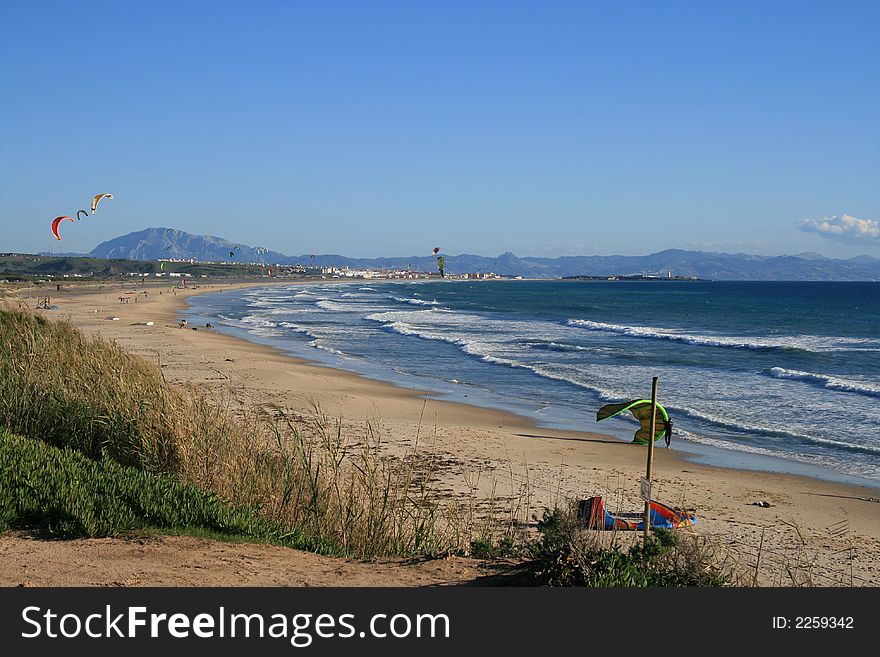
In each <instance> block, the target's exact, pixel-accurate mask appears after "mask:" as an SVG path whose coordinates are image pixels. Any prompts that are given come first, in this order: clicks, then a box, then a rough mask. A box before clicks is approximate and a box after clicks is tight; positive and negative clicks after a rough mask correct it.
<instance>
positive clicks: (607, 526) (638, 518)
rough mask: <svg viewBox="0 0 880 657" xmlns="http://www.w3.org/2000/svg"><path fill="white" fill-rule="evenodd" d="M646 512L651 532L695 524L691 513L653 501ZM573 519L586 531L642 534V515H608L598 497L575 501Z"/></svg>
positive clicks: (693, 513)
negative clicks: (576, 503)
mask: <svg viewBox="0 0 880 657" xmlns="http://www.w3.org/2000/svg"><path fill="white" fill-rule="evenodd" d="M649 508H650V513H649V515H648V517H649V521H650V523H651V527H653V528H658V527H660V528H664V529H676V528H678V527H692V526H693V525H695V524H697V516H696V514H695V512H694V510H693V509H682V508H679V507H671V506H667V505H666V504H662V503H661V502H657V501H656V500H651V502H650V507H649ZM577 517H578V520H580V521H582V522H584V523H585V524H586V526H587V528H588V529H600V530H629V531H643V530H644V528H645V514H644V512H642V511H637V512H633V513H611V512H610V511H608V509H607V507H606V506H605V500H604V499H603V498H602V496H601V495H596V496H594V497H590V498H588V499H586V500H578V510H577Z"/></svg>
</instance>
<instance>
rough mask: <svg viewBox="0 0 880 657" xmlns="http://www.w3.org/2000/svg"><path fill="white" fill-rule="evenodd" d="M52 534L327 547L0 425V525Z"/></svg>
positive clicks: (156, 478)
mask: <svg viewBox="0 0 880 657" xmlns="http://www.w3.org/2000/svg"><path fill="white" fill-rule="evenodd" d="M9 528H26V529H29V530H35V531H36V532H37V533H38V534H39V535H43V536H46V537H51V538H95V537H106V536H119V535H121V534H125V533H128V532H133V531H138V530H148V529H156V530H162V531H164V532H166V533H183V534H194V535H211V536H213V537H216V538H224V539H238V540H252V541H260V542H264V543H273V544H281V545H288V546H291V547H296V548H300V549H308V550H315V549H321V550H323V551H325V552H328V551H329V552H332V546H330V545H317V544H315V542H314V541H311V540H309V539H307V538H305V537H303V536H302V535H301V534H299V533H298V532H290V531H288V530H287V528H286V527H284V526H283V525H281V524H279V523H276V522H271V521H269V520H267V519H265V518H263V517H260V516H259V515H257V514H255V513H253V512H251V511H249V510H247V509H236V508H233V507H231V506H230V505H229V504H227V503H225V502H223V501H222V500H220V499H219V498H218V497H217V496H216V495H212V494H210V493H207V492H205V491H202V490H199V489H197V488H196V487H194V486H192V485H190V484H186V483H182V482H180V481H177V480H175V479H174V478H172V477H169V476H167V475H156V474H152V473H149V472H145V471H144V470H140V469H137V468H133V467H130V466H124V465H120V464H119V463H117V462H115V461H113V460H111V459H109V458H103V459H101V460H99V461H96V460H93V459H89V458H87V457H86V456H85V455H83V454H82V453H81V452H78V451H76V450H74V449H70V448H64V449H59V448H57V447H52V446H50V445H47V444H45V443H43V442H42V441H38V440H33V439H32V438H23V437H21V436H16V435H14V434H11V433H9V432H8V431H6V430H4V429H0V530H5V529H9Z"/></svg>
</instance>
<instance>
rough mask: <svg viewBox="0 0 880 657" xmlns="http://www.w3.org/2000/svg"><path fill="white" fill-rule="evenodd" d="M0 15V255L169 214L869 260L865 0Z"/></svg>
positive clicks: (273, 5) (368, 232) (279, 229)
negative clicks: (92, 205)
mask: <svg viewBox="0 0 880 657" xmlns="http://www.w3.org/2000/svg"><path fill="white" fill-rule="evenodd" d="M0 21H2V24H3V25H4V38H3V39H2V40H0V59H2V61H3V62H4V64H3V66H2V67H0V84H2V90H3V101H2V103H0V194H2V198H3V204H4V206H5V212H4V217H5V218H4V219H3V222H2V232H0V251H9V250H19V251H31V252H33V251H45V250H48V249H49V248H50V247H51V248H52V249H54V250H55V251H57V250H58V249H59V247H63V249H64V250H66V251H74V252H85V251H89V250H91V249H92V248H93V247H94V246H95V245H96V244H98V243H99V242H100V241H102V240H105V239H110V238H112V237H116V236H118V235H121V234H124V233H127V232H131V231H135V230H140V229H143V228H147V227H152V226H168V227H174V228H179V229H181V230H185V231H188V232H192V233H198V234H212V235H219V236H222V237H226V238H228V239H230V240H233V241H235V242H240V243H244V244H250V245H253V246H268V247H270V248H272V249H274V250H278V251H281V252H284V253H288V254H302V253H341V254H345V255H349V256H361V257H369V256H379V255H411V254H420V253H430V250H431V248H433V246H435V245H437V244H439V245H442V246H443V249H444V252H446V253H449V254H455V253H479V254H483V255H495V254H498V253H501V252H503V251H513V252H514V253H516V254H518V255H542V256H555V255H574V254H644V253H650V252H653V251H658V250H661V249H664V248H670V247H678V248H694V249H704V250H716V251H728V252H740V251H741V252H746V253H762V254H778V253H799V252H802V251H818V252H820V253H823V254H826V255H829V256H838V257H840V256H853V255H858V254H862V253H867V254H870V255H875V256H880V227H878V224H877V223H876V222H877V221H878V220H880V193H878V190H880V184H878V183H880V73H878V71H880V39H878V38H877V35H878V34H880V2H876V1H867V2H846V1H839V0H835V1H834V2H754V3H752V2H742V1H738V2H726V3H724V2H711V3H707V2H696V1H694V2H662V3H661V2H627V3H609V2H602V3H599V2H595V3H592V2H586V1H584V2H554V1H549V2H537V1H535V2H515V1H514V2H511V1H505V2H473V1H471V2H458V1H450V0H445V1H443V2H415V1H410V2H386V1H381V0H377V1H371V2H367V1H360V2H354V1H351V2H333V1H326V2H266V1H255V2H217V1H214V2H195V1H191V2H186V3H183V2H167V3H166V2H148V3H122V2H106V3H99V2H75V3H74V2H40V1H34V2H17V3H12V2H5V3H3V4H2V8H0ZM98 192H111V193H113V194H114V199H113V200H112V201H107V202H105V204H104V205H103V207H102V208H101V209H100V210H99V212H98V214H96V215H94V216H92V217H89V218H88V219H87V220H84V221H81V222H78V223H77V224H76V225H74V224H67V225H65V226H64V227H63V228H62V236H63V241H62V242H60V243H59V242H57V241H55V239H54V238H53V237H52V236H51V234H50V231H49V223H50V222H51V220H52V219H53V218H54V217H55V216H58V215H61V214H70V215H73V214H75V213H76V211H77V210H78V209H80V208H86V209H87V207H88V206H87V204H88V202H89V200H90V199H91V197H92V196H93V195H94V194H97V193H98ZM844 215H847V216H848V217H851V218H853V217H854V218H856V219H857V220H860V221H862V222H867V223H860V224H853V222H852V221H850V220H848V219H845V220H841V219H839V218H840V217H842V216H844ZM828 217H838V219H836V220H835V219H831V220H827V219H825V218H828ZM823 220H824V221H823ZM853 226H856V227H857V228H858V230H853V229H852V228H853Z"/></svg>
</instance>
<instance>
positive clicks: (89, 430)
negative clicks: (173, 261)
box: [0, 310, 460, 557]
mask: <svg viewBox="0 0 880 657" xmlns="http://www.w3.org/2000/svg"><path fill="white" fill-rule="evenodd" d="M0 427H5V428H7V429H8V430H10V431H11V432H13V433H15V434H18V435H21V436H25V437H28V438H31V439H36V440H41V441H44V442H46V443H47V444H50V445H53V446H56V447H59V448H67V449H71V450H76V451H78V452H80V453H81V454H82V455H83V456H85V457H88V458H90V459H93V460H95V461H101V462H106V461H107V460H112V461H115V462H117V463H119V464H120V465H124V466H129V467H133V468H137V469H139V470H142V471H144V472H147V473H151V474H154V475H167V476H169V477H172V478H173V479H175V480H176V481H179V482H182V483H188V484H191V485H193V486H195V487H197V488H198V489H199V490H202V491H205V492H209V493H211V494H213V495H216V496H217V497H218V498H219V499H221V500H223V501H224V502H226V503H228V504H230V505H232V506H234V507H237V508H247V509H253V510H254V513H257V514H259V515H260V517H262V518H265V519H267V520H270V521H272V522H275V523H279V524H280V525H283V526H284V527H285V528H286V531H287V532H297V533H298V534H299V535H301V536H304V537H309V540H311V541H312V543H314V544H315V545H321V546H331V545H332V546H334V547H333V549H332V551H333V552H339V553H344V554H346V555H350V556H357V557H370V556H376V555H404V554H432V553H437V552H446V551H451V550H455V549H458V545H459V542H460V541H459V537H458V535H457V533H456V531H455V529H454V528H453V527H452V526H449V525H447V526H446V528H445V529H444V530H443V531H441V530H440V529H439V525H438V523H437V519H438V508H439V503H438V502H437V501H436V500H435V499H432V498H431V495H430V493H429V491H428V488H427V485H426V482H427V480H428V479H429V475H428V473H427V471H426V469H425V468H426V467H429V466H424V467H423V466H422V465H421V464H420V461H419V459H417V458H411V459H408V460H407V461H406V463H405V464H404V467H400V465H399V464H397V466H396V467H395V464H394V463H392V462H389V461H387V460H386V459H385V458H384V457H383V456H382V455H381V450H380V449H379V442H380V440H379V431H378V430H377V427H376V426H375V424H373V423H367V424H366V425H365V426H364V427H363V430H362V431H361V432H359V434H358V435H346V434H345V432H343V430H342V427H341V426H340V425H339V424H338V423H334V422H332V421H330V420H329V419H328V418H326V417H325V416H323V415H321V414H320V413H316V414H315V415H314V416H313V417H310V418H300V419H296V420H293V419H291V418H289V417H288V416H286V415H285V414H283V413H279V415H278V416H277V417H274V418H270V417H266V416H256V415H254V414H253V412H252V411H250V410H249V409H238V410H234V409H232V408H229V407H228V406H226V405H223V404H220V403H218V400H209V399H206V398H205V397H204V396H202V395H201V394H200V393H199V392H198V391H196V390H194V389H183V390H179V389H176V388H172V387H171V386H170V385H168V384H167V383H166V382H165V380H164V378H163V376H162V373H161V369H160V368H159V367H158V366H157V365H155V364H153V363H149V362H147V361H145V360H143V359H140V358H137V357H135V356H132V355H130V354H128V353H127V352H125V351H124V350H123V349H121V348H120V347H119V346H117V345H116V344H115V343H113V342H108V341H106V340H102V339H100V338H87V337H85V336H84V335H83V334H82V333H81V332H80V331H78V330H77V329H76V328H74V327H73V326H72V325H70V324H69V323H68V322H65V321H48V320H45V319H44V318H41V317H39V316H35V315H34V314H32V313H29V312H24V311H20V310H0ZM321 549H322V551H328V550H329V548H326V547H324V548H321Z"/></svg>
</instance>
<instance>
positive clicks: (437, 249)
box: [431, 246, 440, 255]
mask: <svg viewBox="0 0 880 657" xmlns="http://www.w3.org/2000/svg"><path fill="white" fill-rule="evenodd" d="M438 253H440V247H439V246H435V247H434V250H433V251H431V255H437V254H438Z"/></svg>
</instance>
